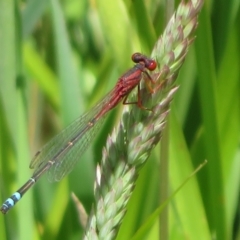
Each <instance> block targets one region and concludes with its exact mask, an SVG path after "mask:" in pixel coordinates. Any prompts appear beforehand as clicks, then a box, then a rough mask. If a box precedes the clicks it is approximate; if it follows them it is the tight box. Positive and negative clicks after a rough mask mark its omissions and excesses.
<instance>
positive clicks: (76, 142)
mask: <svg viewBox="0 0 240 240" xmlns="http://www.w3.org/2000/svg"><path fill="white" fill-rule="evenodd" d="M132 61H133V62H134V63H136V64H135V66H134V67H133V68H131V69H130V70H128V71H127V72H126V73H125V74H123V75H122V76H121V77H120V78H119V79H118V81H117V84H116V85H115V87H114V88H113V89H112V91H110V92H109V93H108V94H107V95H106V96H105V97H104V98H103V99H102V100H101V101H100V102H99V103H98V104H97V105H96V106H95V107H93V108H92V109H91V110H90V111H88V112H87V113H85V114H84V115H82V116H80V117H79V118H78V119H77V120H76V121H75V122H73V123H72V124H70V125H69V126H68V127H67V128H65V129H64V130H62V131H61V132H60V133H59V134H58V135H57V136H55V137H54V138H53V139H52V140H50V141H49V142H48V143H47V144H46V145H45V146H43V148H42V149H41V150H40V151H38V152H37V153H36V154H35V156H34V158H33V159H32V161H31V163H30V168H34V169H35V171H34V173H33V175H32V177H31V178H30V179H29V180H28V181H27V182H26V183H25V184H24V185H23V186H22V187H20V188H19V189H18V190H17V191H16V192H15V193H14V194H13V195H12V196H11V197H10V198H8V199H7V200H6V201H5V202H4V203H3V205H2V206H1V208H0V211H1V212H2V213H3V214H5V213H7V212H8V211H9V209H11V208H12V207H13V206H14V205H15V204H16V203H17V202H18V201H19V200H20V199H21V198H22V196H23V195H24V194H25V193H26V192H27V191H28V190H29V189H30V188H31V187H32V186H33V185H34V184H35V183H36V181H37V180H38V179H39V178H40V177H41V176H42V175H43V174H44V173H45V172H48V178H49V180H50V181H60V180H61V179H62V178H63V177H64V176H65V175H66V174H68V173H69V172H70V171H71V170H72V169H73V167H74V165H75V164H76V162H77V160H78V159H79V158H80V157H81V155H82V153H83V152H84V151H85V150H86V149H87V147H88V146H89V145H90V143H91V142H92V139H93V137H94V136H95V135H96V133H97V131H98V129H99V128H100V126H101V124H102V122H103V119H104V118H103V116H105V114H106V113H108V112H109V110H111V109H112V108H114V107H115V106H116V105H117V104H118V103H119V102H121V101H122V100H123V104H136V105H137V106H138V107H140V108H142V109H145V108H144V107H143V106H142V103H141V96H140V81H141V79H142V77H143V78H144V79H145V81H151V82H152V83H154V81H153V79H152V78H151V77H150V75H149V74H148V72H147V70H149V71H153V70H155V69H156V67H157V63H156V61H155V60H153V59H150V58H148V57H146V56H144V55H142V54H141V53H134V54H133V55H132ZM142 74H145V76H142ZM147 84H148V86H149V82H147ZM136 86H137V87H138V95H137V96H138V97H137V101H136V102H131V103H127V102H126V101H127V97H128V95H129V93H130V92H131V91H132V90H133V89H134V88H135V87H136Z"/></svg>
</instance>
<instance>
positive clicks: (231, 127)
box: [0, 0, 240, 240]
mask: <svg viewBox="0 0 240 240" xmlns="http://www.w3.org/2000/svg"><path fill="white" fill-rule="evenodd" d="M165 4H166V3H165V2H162V1H159V0H145V1H143V0H135V1H122V0H115V1H106V0H96V1H85V0H81V1H80V0H71V1H70V0H62V1H57V0H51V1H48V0H41V1H39V0H29V1H13V0H9V1H4V0H0V163H1V165H0V193H1V194H0V199H1V200H2V202H3V201H4V200H5V199H6V198H7V197H8V196H9V195H10V194H12V193H13V192H14V191H16V189H17V188H18V187H20V186H21V185H22V184H23V183H24V182H25V181H26V180H27V179H28V178H29V177H30V176H31V171H30V170H29V168H28V165H29V163H30V160H31V157H32V156H33V155H34V153H35V152H36V151H37V150H38V149H39V148H40V147H41V146H42V145H43V144H44V143H46V142H47V141H48V140H49V139H50V138H51V137H52V136H54V135H55V134H56V133H58V132H59V131H60V130H61V129H62V128H64V127H65V126H67V125H68V124H69V123H70V122H71V121H73V120H74V119H76V118H77V117H78V116H80V114H82V113H83V112H84V111H85V110H87V109H89V108H90V107H91V106H93V105H94V104H95V103H96V102H97V101H98V100H99V99H100V98H101V97H102V96H103V95H105V94H106V93H107V91H108V90H110V89H111V88H112V87H113V86H114V84H115V83H116V81H117V79H118V77H119V76H120V75H121V74H122V73H123V72H124V71H126V69H128V68H130V67H131V66H132V65H133V63H132V62H131V59H130V57H131V54H132V53H133V52H136V51H138V52H142V53H145V54H147V55H150V53H151V50H152V48H153V46H154V43H155V41H156V40H157V38H158V36H159V35H160V34H161V32H162V31H163V28H164V26H165V19H166V14H165V12H166V5H165ZM177 4H178V2H175V5H176V6H177ZM239 22H240V14H239V1H237V0H230V1H223V0H221V1H216V0H215V1H205V4H204V7H203V10H202V11H201V16H200V18H199V29H198V30H197V34H196V35H197V38H196V41H195V44H194V46H193V47H191V49H190V51H189V54H188V56H187V58H186V61H185V63H184V66H183V68H182V70H181V71H180V75H179V77H178V82H177V83H178V84H179V85H180V89H179V91H178V93H177V95H176V97H175V99H174V101H173V104H172V111H171V117H170V118H169V120H170V132H169V153H170V155H169V170H168V171H169V182H166V183H165V185H167V186H168V192H169V194H171V193H172V192H174V191H175V190H176V188H177V187H178V186H179V185H180V184H181V183H182V182H183V181H184V180H185V179H186V178H187V176H189V175H190V174H191V172H192V171H193V170H194V169H195V168H196V167H197V166H198V165H199V164H200V163H202V162H203V160H204V159H207V160H208V164H207V165H206V166H205V167H204V169H203V170H201V172H200V173H198V174H197V175H196V176H195V178H194V179H192V180H190V181H189V183H188V184H187V185H186V186H184V187H183V188H182V189H181V191H180V192H179V193H178V194H177V195H176V196H175V197H174V199H173V200H172V201H171V203H170V204H169V205H168V210H169V224H168V225H166V226H167V227H166V229H167V234H168V236H169V239H240V194H239V192H240V191H239V190H240V188H239V186H240V152H239V140H240V138H239V136H240V128H239V126H240V125H239V122H240V97H239V92H240V91H239V90H240V84H239V82H240V81H239V77H240V74H239V69H240V68H239V66H240V64H239V63H240V59H239V53H240V49H239V42H240V29H239ZM120 114H121V106H119V107H118V108H117V109H116V110H114V111H112V112H111V113H110V114H109V115H108V118H107V120H106V122H105V124H104V126H103V128H102V129H101V131H100V134H98V136H97V137H96V139H95V141H94V142H93V144H92V145H91V146H90V148H89V150H88V151H87V152H86V153H85V154H84V155H83V156H80V157H81V161H79V163H78V164H77V165H76V169H75V170H74V171H73V172H72V173H71V174H70V175H69V176H68V177H67V178H65V179H64V180H62V181H61V182H59V183H57V184H56V183H54V184H50V183H49V182H48V181H47V180H46V178H45V177H43V178H42V179H41V180H40V181H39V182H38V183H37V184H36V186H35V187H34V189H32V190H31V191H30V192H28V193H27V194H26V195H25V196H24V198H23V200H21V202H19V203H18V204H17V206H16V207H15V208H14V209H12V210H11V211H10V212H9V214H7V215H6V216H0V239H24V240H27V239H63V238H65V239H79V238H80V236H82V234H83V229H82V228H81V226H80V225H79V221H78V218H77V212H76V209H75V206H74V204H73V201H72V200H71V197H70V193H71V192H72V191H73V192H74V193H75V194H76V195H77V196H78V197H79V199H80V200H81V201H82V202H83V204H84V206H85V208H86V209H87V211H88V212H89V211H90V209H91V206H92V203H93V181H94V174H95V164H96V163H97V162H98V161H100V159H101V151H102V148H103V143H104V142H105V140H106V137H107V135H108V134H109V133H110V132H111V130H112V128H113V126H114V124H115V123H116V122H117V121H118V119H119V116H120ZM159 161H160V159H159V150H158V148H157V149H156V151H155V152H154V153H153V154H152V156H151V158H150V159H149V161H148V163H147V164H146V165H145V167H144V168H143V169H142V170H141V174H140V177H139V179H138V182H137V186H136V189H135V191H134V194H133V196H132V198H131V200H130V202H129V205H128V212H127V214H126V217H125V219H124V222H123V225H122V227H121V229H120V232H119V235H118V239H130V238H131V237H132V236H133V235H134V233H135V232H136V231H137V230H138V229H139V228H140V227H141V226H142V224H143V223H144V222H145V221H148V220H149V216H150V214H151V213H152V212H153V211H154V210H156V209H157V207H158V206H159V198H160V194H159V192H160V189H159V188H160V183H162V181H161V178H162V176H161V174H160V170H159ZM162 161H163V160H162ZM163 185H164V183H163ZM161 187H162V186H161ZM162 221H165V222H168V220H167V217H165V218H164V220H162V219H161V225H162V224H163V222H162ZM159 225H160V223H159V220H158V219H156V220H155V221H154V223H152V224H150V226H149V227H147V228H146V229H147V230H146V232H147V233H146V234H145V235H144V236H143V235H142V236H140V237H138V238H137V239H159V234H160V233H159V232H160V231H161V227H159ZM165 236H166V235H165ZM165 239H167V238H165Z"/></svg>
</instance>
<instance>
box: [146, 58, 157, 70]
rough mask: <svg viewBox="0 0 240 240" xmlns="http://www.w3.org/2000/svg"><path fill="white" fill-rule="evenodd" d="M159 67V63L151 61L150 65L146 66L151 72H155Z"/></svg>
mask: <svg viewBox="0 0 240 240" xmlns="http://www.w3.org/2000/svg"><path fill="white" fill-rule="evenodd" d="M156 67H157V62H156V61H155V60H150V61H149V63H148V64H146V68H147V69H148V70H150V71H153V70H155V69H156Z"/></svg>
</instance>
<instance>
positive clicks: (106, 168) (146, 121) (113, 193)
mask: <svg viewBox="0 0 240 240" xmlns="http://www.w3.org/2000/svg"><path fill="white" fill-rule="evenodd" d="M202 4H203V1H202V0H198V1H189V2H186V3H185V2H183V1H182V2H181V3H180V5H179V7H178V9H177V10H176V12H175V13H174V14H173V16H172V18H171V19H170V21H169V23H168V25H167V27H166V29H165V31H164V33H163V34H162V36H160V38H159V39H158V40H157V42H156V44H155V47H154V49H153V52H152V55H151V56H152V57H153V58H154V59H156V61H157V63H158V68H157V70H156V71H154V72H153V73H151V74H150V76H151V78H152V79H153V80H154V81H156V84H154V86H153V89H154V90H155V91H154V93H149V90H148V89H147V88H146V86H145V85H144V84H142V89H141V98H142V100H143V106H145V107H147V108H151V109H152V111H144V110H142V109H139V108H138V107H137V106H132V105H131V106H129V105H127V106H126V107H125V108H124V112H123V116H122V119H121V122H120V123H119V125H118V126H117V128H116V129H115V130H114V131H113V133H112V135H111V136H109V137H108V140H107V146H106V147H105V148H104V150H103V157H102V161H101V165H100V166H99V167H98V168H97V180H96V182H95V199H96V203H95V207H94V209H93V211H92V214H91V216H90V218H89V223H88V226H87V229H86V235H85V239H114V238H115V236H116V235H117V233H118V229H119V227H120V224H121V221H122V219H123V216H124V214H125V212H126V204H127V203H128V200H129V198H130V196H131V194H132V191H133V188H134V186H135V183H136V179H137V177H138V171H139V169H140V168H141V167H142V166H143V165H144V164H145V163H146V160H147V159H148V157H149V155H150V153H151V151H152V149H153V148H154V147H155V145H156V144H157V143H158V142H159V140H160V139H161V135H162V131H163V129H164V126H165V121H166V117H167V115H168V113H169V111H170V103H171V100H172V99H173V96H174V94H175V92H176V91H177V89H178V86H175V85H174V82H175V80H176V77H177V75H178V72H179V69H180V67H181V66H182V64H183V62H184V59H185V56H186V54H187V52H188V48H189V46H190V45H191V44H192V42H193V40H194V32H195V29H196V27H197V23H198V22H197V16H198V13H199V11H200V9H201V7H202ZM144 77H146V76H144ZM132 99H136V96H132Z"/></svg>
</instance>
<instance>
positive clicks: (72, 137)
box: [30, 92, 112, 181]
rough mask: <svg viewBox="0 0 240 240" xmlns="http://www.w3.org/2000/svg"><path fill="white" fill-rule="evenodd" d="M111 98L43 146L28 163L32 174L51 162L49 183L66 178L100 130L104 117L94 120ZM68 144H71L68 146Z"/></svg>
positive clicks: (106, 98) (104, 100)
mask: <svg viewBox="0 0 240 240" xmlns="http://www.w3.org/2000/svg"><path fill="white" fill-rule="evenodd" d="M111 96H112V92H110V93H109V94H107V95H106V96H105V97H104V98H103V99H102V100H101V101H100V103H99V104H97V105H96V106H95V107H93V108H92V109H91V110H90V111H88V112H87V113H85V114H84V115H82V116H80V117H79V118H78V119H77V120H75V121H74V122H73V123H71V124H70V125H69V126H68V127H66V128H65V129H63V130H62V131H61V132H60V133H59V134H58V135H56V136H55V137H54V138H53V139H52V140H50V141H49V142H48V143H47V144H46V145H44V146H43V147H42V149H41V150H40V151H38V152H37V153H36V155H35V156H34V158H33V159H32V161H31V163H30V168H35V170H34V173H36V172H38V170H39V169H40V168H41V167H42V166H43V165H45V164H46V163H47V162H49V161H52V162H54V163H53V165H52V166H51V167H50V169H49V170H48V179H49V181H60V180H61V179H62V178H63V177H64V176H66V175H67V174H68V173H69V172H70V171H71V170H72V169H73V167H74V165H75V164H76V162H77V160H78V159H80V158H81V156H82V154H83V152H84V151H85V150H86V149H87V147H88V146H89V145H90V144H91V142H92V140H93V138H94V136H95V135H96V134H97V132H98V130H99V129H100V127H101V125H102V123H103V118H104V117H101V118H100V119H98V120H97V121H96V122H95V121H94V118H95V116H96V115H97V114H98V113H99V112H100V111H101V110H102V108H103V107H104V106H106V104H108V102H109V99H110V98H111ZM92 123H93V124H92ZM70 142H72V143H73V144H69V143H70Z"/></svg>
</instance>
